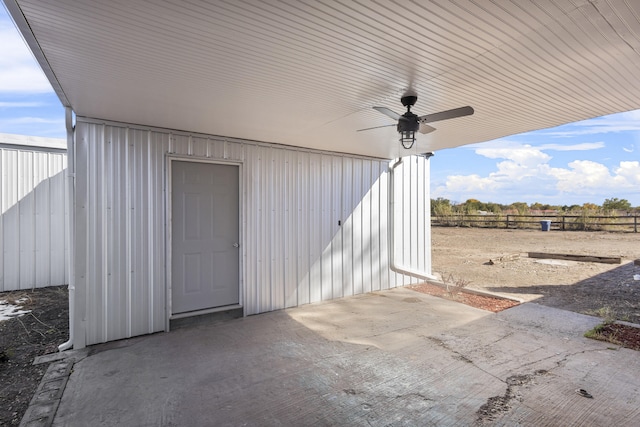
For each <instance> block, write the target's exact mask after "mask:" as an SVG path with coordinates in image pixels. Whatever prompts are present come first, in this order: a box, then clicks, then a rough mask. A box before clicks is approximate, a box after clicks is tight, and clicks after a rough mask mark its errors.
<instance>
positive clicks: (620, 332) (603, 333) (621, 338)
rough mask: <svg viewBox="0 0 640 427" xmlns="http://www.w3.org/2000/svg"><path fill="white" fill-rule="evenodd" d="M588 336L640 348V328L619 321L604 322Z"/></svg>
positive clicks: (623, 345) (634, 348)
mask: <svg viewBox="0 0 640 427" xmlns="http://www.w3.org/2000/svg"><path fill="white" fill-rule="evenodd" d="M585 336H586V337H588V338H593V339H596V340H600V341H606V342H610V343H612V344H617V345H620V346H622V347H626V348H630V349H632V350H640V328H636V327H634V326H629V325H621V324H618V323H604V324H602V325H598V326H596V327H595V328H594V329H592V330H591V331H589V332H587V333H586V334H585Z"/></svg>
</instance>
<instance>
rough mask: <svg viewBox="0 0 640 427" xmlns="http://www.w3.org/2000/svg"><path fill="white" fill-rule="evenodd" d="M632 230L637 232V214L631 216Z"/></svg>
mask: <svg viewBox="0 0 640 427" xmlns="http://www.w3.org/2000/svg"><path fill="white" fill-rule="evenodd" d="M633 232H634V233H637V232H638V215H634V216H633Z"/></svg>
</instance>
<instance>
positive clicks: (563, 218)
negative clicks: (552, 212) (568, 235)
mask: <svg viewBox="0 0 640 427" xmlns="http://www.w3.org/2000/svg"><path fill="white" fill-rule="evenodd" d="M565 218H566V216H564V215H562V231H564V220H565Z"/></svg>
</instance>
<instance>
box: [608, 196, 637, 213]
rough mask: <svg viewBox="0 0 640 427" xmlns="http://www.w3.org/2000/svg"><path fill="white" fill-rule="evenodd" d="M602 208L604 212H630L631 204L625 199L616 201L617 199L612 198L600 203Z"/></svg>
mask: <svg viewBox="0 0 640 427" xmlns="http://www.w3.org/2000/svg"><path fill="white" fill-rule="evenodd" d="M602 208H603V209H605V210H610V211H613V210H630V209H631V203H629V201H628V200H627V199H618V198H617V197H613V198H611V199H606V200H605V201H604V203H602Z"/></svg>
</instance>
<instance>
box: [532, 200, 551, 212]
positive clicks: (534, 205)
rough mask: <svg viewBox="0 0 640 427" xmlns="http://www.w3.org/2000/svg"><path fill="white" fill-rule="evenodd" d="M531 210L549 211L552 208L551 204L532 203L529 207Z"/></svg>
mask: <svg viewBox="0 0 640 427" xmlns="http://www.w3.org/2000/svg"><path fill="white" fill-rule="evenodd" d="M529 208H530V209H531V210H534V211H548V210H550V209H552V207H551V206H550V205H549V204H545V205H543V204H542V203H539V202H535V203H532V204H531V206H529Z"/></svg>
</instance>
